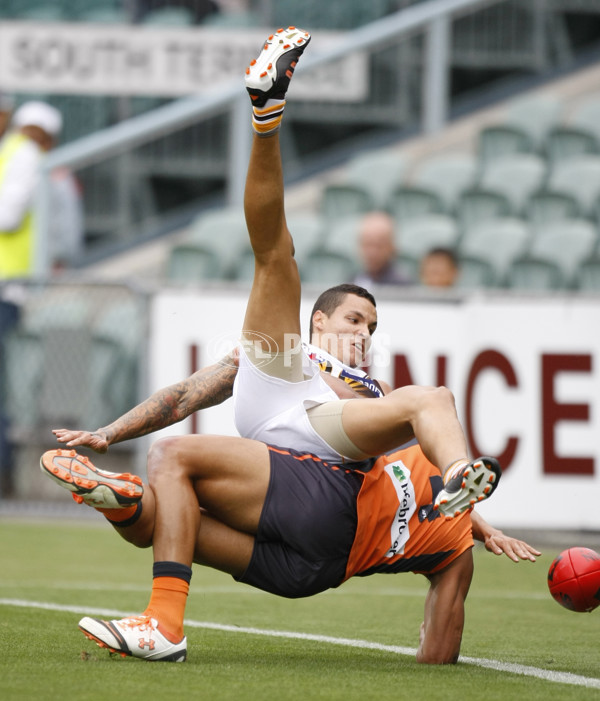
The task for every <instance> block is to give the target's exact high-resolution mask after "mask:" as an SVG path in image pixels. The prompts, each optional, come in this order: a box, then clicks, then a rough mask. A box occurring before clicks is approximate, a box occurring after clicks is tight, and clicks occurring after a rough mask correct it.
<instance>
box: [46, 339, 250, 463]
mask: <svg viewBox="0 0 600 701" xmlns="http://www.w3.org/2000/svg"><path fill="white" fill-rule="evenodd" d="M236 374H237V354H236V353H235V352H233V353H231V354H230V355H227V356H225V357H224V358H222V359H221V360H220V361H219V362H218V363H215V364H214V365H210V366H208V367H206V368H203V369H202V370H198V372H195V373H194V374H193V375H191V376H190V377H188V378H187V379H185V380H182V381H181V382H177V383H176V384H174V385H170V386H169V387H165V388H163V389H159V390H158V391H157V392H155V393H154V394H152V395H151V396H150V397H148V399H146V400H144V401H143V402H142V403H141V404H138V405H137V406H136V407H134V408H133V409H131V410H130V411H128V412H127V413H126V414H123V416H121V417H120V418H118V419H116V421H113V422H112V423H111V424H109V425H108V426H104V427H103V428H98V429H96V430H95V431H93V432H90V431H73V430H70V429H67V428H58V429H54V430H53V431H52V433H54V435H55V436H56V439H57V440H58V442H59V443H64V444H65V445H66V446H67V447H68V448H75V447H76V446H87V447H88V448H91V449H92V450H95V451H96V452H97V453H105V452H106V451H107V450H108V447H109V446H110V445H112V444H113V443H120V442H122V441H126V440H129V439H131V438H138V437H139V436H145V435H146V434H148V433H152V432H153V431H158V430H159V429H161V428H165V427H166V426H171V425H172V424H174V423H177V422H178V421H182V420H183V419H185V418H186V417H187V416H189V415H190V414H193V413H194V412H195V411H199V410H200V409H208V408H209V407H211V406H216V405H217V404H221V403H222V402H224V401H225V400H226V399H228V398H229V397H231V394H232V392H233V381H234V379H235V376H236Z"/></svg>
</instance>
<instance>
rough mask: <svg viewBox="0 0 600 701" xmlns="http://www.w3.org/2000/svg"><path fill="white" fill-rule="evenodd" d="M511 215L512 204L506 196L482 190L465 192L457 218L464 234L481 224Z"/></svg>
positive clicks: (461, 198)
mask: <svg viewBox="0 0 600 701" xmlns="http://www.w3.org/2000/svg"><path fill="white" fill-rule="evenodd" d="M511 214H512V210H511V207H510V202H509V200H508V198H507V197H506V195H504V194H502V193H501V192H496V191H493V190H483V189H481V188H473V189H472V190H466V191H465V192H463V193H462V195H460V197H459V198H458V203H457V205H456V218H457V220H458V222H459V225H460V228H461V231H462V232H463V234H464V232H467V231H468V230H469V229H470V228H472V227H473V226H476V225H478V224H479V223H480V222H484V221H487V220H489V219H497V218H499V217H508V216H510V215H511Z"/></svg>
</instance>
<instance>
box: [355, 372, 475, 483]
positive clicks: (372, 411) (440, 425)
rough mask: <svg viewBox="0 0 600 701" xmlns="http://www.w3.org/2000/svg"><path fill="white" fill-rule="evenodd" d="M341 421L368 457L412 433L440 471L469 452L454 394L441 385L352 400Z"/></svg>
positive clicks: (404, 441)
mask: <svg viewBox="0 0 600 701" xmlns="http://www.w3.org/2000/svg"><path fill="white" fill-rule="evenodd" d="M342 420H343V426H344V430H345V431H346V433H347V435H348V437H349V438H350V440H351V441H352V442H353V443H354V444H355V445H356V446H357V447H358V448H360V449H361V450H362V451H363V452H364V453H366V454H368V455H372V456H373V457H376V456H378V455H381V454H382V453H386V452H388V451H390V450H393V449H394V448H397V447H399V446H400V445H402V444H403V443H406V442H407V441H409V440H412V439H413V438H416V439H417V441H418V442H419V445H420V446H421V448H422V450H423V453H424V454H425V457H426V458H427V459H428V460H429V461H430V462H431V463H433V464H434V465H436V466H437V467H438V468H439V469H440V471H443V470H444V468H445V467H447V466H448V465H449V464H450V463H452V462H454V461H456V460H459V459H461V458H465V459H466V458H467V455H468V450H467V443H466V439H465V436H464V433H463V430H462V427H461V425H460V422H459V420H458V416H457V414H456V407H455V405H454V397H453V395H452V393H451V392H450V391H449V390H447V389H446V388H445V387H418V386H409V387H401V388H400V389H396V390H394V391H393V392H391V393H390V394H388V395H386V396H385V397H382V398H380V399H353V400H352V401H350V402H346V404H345V406H344V410H343V414H342Z"/></svg>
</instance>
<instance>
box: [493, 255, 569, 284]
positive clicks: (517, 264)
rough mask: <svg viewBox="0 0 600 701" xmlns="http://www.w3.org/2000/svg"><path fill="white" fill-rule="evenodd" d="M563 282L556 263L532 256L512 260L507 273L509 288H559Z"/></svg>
mask: <svg viewBox="0 0 600 701" xmlns="http://www.w3.org/2000/svg"><path fill="white" fill-rule="evenodd" d="M564 284H565V283H564V279H563V276H562V274H561V270H560V267H559V266H558V264H557V263H554V262H552V261H550V260H545V259H540V258H535V257H532V256H524V257H522V258H517V260H514V261H513V262H512V263H511V264H510V267H509V270H508V273H507V285H508V287H509V288H511V289H518V290H559V289H562V288H563V287H564Z"/></svg>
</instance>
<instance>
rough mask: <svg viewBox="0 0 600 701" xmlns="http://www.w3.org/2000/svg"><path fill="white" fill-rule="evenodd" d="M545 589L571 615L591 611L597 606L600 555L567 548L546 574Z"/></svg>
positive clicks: (599, 584)
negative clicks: (546, 584)
mask: <svg viewBox="0 0 600 701" xmlns="http://www.w3.org/2000/svg"><path fill="white" fill-rule="evenodd" d="M548 588H549V589H550V593H551V594H552V596H553V597H554V598H555V599H556V601H558V603H559V604H560V605H561V606H564V607H565V608H567V609H569V610H570V611H580V612H582V611H593V610H594V609H595V608H596V606H598V605H600V555H598V553H597V552H595V551H594V550H590V549H589V548H569V549H568V550H564V551H563V552H562V553H561V554H560V555H559V556H558V557H556V558H555V559H554V561H553V562H552V564H551V565H550V569H549V570H548Z"/></svg>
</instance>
